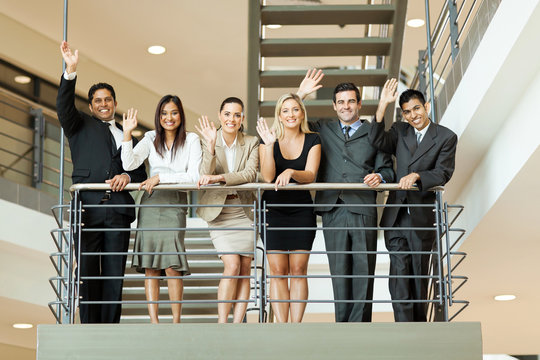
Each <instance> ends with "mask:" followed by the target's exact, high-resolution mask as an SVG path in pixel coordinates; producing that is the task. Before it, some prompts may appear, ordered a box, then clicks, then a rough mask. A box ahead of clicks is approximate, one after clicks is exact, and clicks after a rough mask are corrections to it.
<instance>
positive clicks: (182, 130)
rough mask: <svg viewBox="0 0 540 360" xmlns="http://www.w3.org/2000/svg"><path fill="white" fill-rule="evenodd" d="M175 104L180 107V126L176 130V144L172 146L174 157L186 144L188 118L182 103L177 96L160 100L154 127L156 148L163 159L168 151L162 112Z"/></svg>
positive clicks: (169, 96)
mask: <svg viewBox="0 0 540 360" xmlns="http://www.w3.org/2000/svg"><path fill="white" fill-rule="evenodd" d="M170 102H172V103H174V104H175V105H176V106H177V107H178V111H179V112H180V126H178V128H177V129H176V135H175V136H174V143H173V146H172V157H173V158H174V156H175V155H176V150H177V149H178V148H179V147H182V146H183V145H184V143H185V142H186V116H185V114H184V107H183V106H182V101H181V100H180V98H179V97H178V96H176V95H165V96H164V97H162V98H161V100H159V103H158V105H157V108H156V116H155V118H154V126H155V128H156V138H155V139H154V147H155V148H156V151H157V153H158V154H159V156H161V157H163V154H164V152H165V151H166V147H165V131H164V130H163V127H162V126H161V110H163V107H164V106H165V105H166V104H168V103H170Z"/></svg>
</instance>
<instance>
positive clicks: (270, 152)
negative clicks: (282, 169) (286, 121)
mask: <svg viewBox="0 0 540 360" xmlns="http://www.w3.org/2000/svg"><path fill="white" fill-rule="evenodd" d="M257 132H258V133H259V135H260V136H261V138H262V140H263V142H264V144H261V145H259V159H260V160H261V175H262V177H263V180H264V182H267V183H270V182H272V181H274V177H275V176H276V162H275V160H274V143H275V142H276V134H275V133H274V132H273V131H271V130H270V129H269V128H268V125H267V124H266V121H265V120H264V119H259V121H257Z"/></svg>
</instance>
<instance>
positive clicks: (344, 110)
mask: <svg viewBox="0 0 540 360" xmlns="http://www.w3.org/2000/svg"><path fill="white" fill-rule="evenodd" d="M361 107H362V106H361V105H360V102H359V101H358V100H357V99H356V92H354V91H353V90H348V91H341V92H338V93H337V94H336V101H335V102H334V110H336V113H337V116H338V119H339V120H340V121H341V123H342V124H344V125H350V124H352V123H354V122H355V121H356V120H358V111H359V110H360V108H361Z"/></svg>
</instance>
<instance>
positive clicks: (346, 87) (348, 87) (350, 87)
mask: <svg viewBox="0 0 540 360" xmlns="http://www.w3.org/2000/svg"><path fill="white" fill-rule="evenodd" d="M343 91H354V92H355V93H356V101H358V102H360V90H358V87H357V86H356V85H354V84H353V83H341V84H338V85H337V86H336V88H335V89H334V95H332V101H333V102H334V104H335V103H336V94H337V93H340V92H343Z"/></svg>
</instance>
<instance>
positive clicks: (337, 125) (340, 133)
mask: <svg viewBox="0 0 540 360" xmlns="http://www.w3.org/2000/svg"><path fill="white" fill-rule="evenodd" d="M328 125H329V126H328V127H329V128H330V130H332V132H334V133H335V134H336V136H337V137H339V138H340V139H341V140H342V141H343V142H345V135H343V130H341V125H340V123H339V120H338V121H333V122H331V123H330V124H328Z"/></svg>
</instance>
